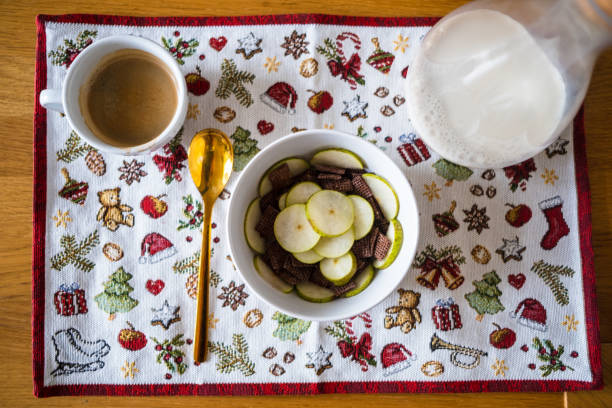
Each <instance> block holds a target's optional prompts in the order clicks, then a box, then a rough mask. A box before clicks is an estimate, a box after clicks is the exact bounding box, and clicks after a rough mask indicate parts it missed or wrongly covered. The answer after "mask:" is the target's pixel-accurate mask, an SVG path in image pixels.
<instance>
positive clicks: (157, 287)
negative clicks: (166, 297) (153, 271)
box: [146, 279, 166, 296]
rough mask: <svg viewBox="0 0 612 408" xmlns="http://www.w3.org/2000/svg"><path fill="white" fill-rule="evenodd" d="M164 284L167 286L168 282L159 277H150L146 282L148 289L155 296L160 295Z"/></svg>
mask: <svg viewBox="0 0 612 408" xmlns="http://www.w3.org/2000/svg"><path fill="white" fill-rule="evenodd" d="M164 286H166V284H165V283H164V281H163V280H161V279H158V280H156V281H154V280H151V279H149V280H148V281H147V284H146V288H147V290H148V291H149V292H151V293H152V294H153V295H155V296H157V295H159V292H161V291H162V289H163V288H164Z"/></svg>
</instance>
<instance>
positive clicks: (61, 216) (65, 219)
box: [53, 210, 72, 228]
mask: <svg viewBox="0 0 612 408" xmlns="http://www.w3.org/2000/svg"><path fill="white" fill-rule="evenodd" d="M53 221H55V226H56V227H64V228H66V227H67V224H68V223H69V222H72V218H70V213H69V211H64V212H61V211H60V210H57V215H54V216H53Z"/></svg>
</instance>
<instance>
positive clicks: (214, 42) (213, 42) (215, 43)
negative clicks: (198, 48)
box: [208, 36, 227, 51]
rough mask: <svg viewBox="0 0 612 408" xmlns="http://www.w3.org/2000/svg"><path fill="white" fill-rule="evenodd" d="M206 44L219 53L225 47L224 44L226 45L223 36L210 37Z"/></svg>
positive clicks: (225, 39)
mask: <svg viewBox="0 0 612 408" xmlns="http://www.w3.org/2000/svg"><path fill="white" fill-rule="evenodd" d="M208 43H209V44H210V46H211V47H212V48H214V49H215V50H217V51H221V50H222V49H223V47H225V44H227V38H225V37H223V36H221V37H217V38H215V37H212V38H211V39H210V41H208Z"/></svg>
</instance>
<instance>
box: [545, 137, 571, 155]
mask: <svg viewBox="0 0 612 408" xmlns="http://www.w3.org/2000/svg"><path fill="white" fill-rule="evenodd" d="M568 144H569V140H565V139H562V138H558V139H557V140H555V141H554V142H552V143H551V144H550V146H548V147H547V148H546V156H548V158H549V159H550V158H551V157H554V156H556V155H558V154H560V155H564V154H567V150H566V148H565V146H567V145H568Z"/></svg>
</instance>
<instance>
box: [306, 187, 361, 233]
mask: <svg viewBox="0 0 612 408" xmlns="http://www.w3.org/2000/svg"><path fill="white" fill-rule="evenodd" d="M306 216H307V217H308V220H309V221H310V223H311V224H312V227H313V228H314V229H315V231H316V232H318V233H319V235H322V236H324V237H336V236H338V235H342V234H344V233H345V232H346V231H347V230H348V229H349V228H351V225H353V220H354V209H353V202H352V201H351V199H350V198H348V197H347V196H345V195H344V194H342V193H339V192H337V191H333V190H321V191H319V192H318V193H314V194H313V195H312V196H311V197H310V198H309V199H308V202H307V203H306Z"/></svg>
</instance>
